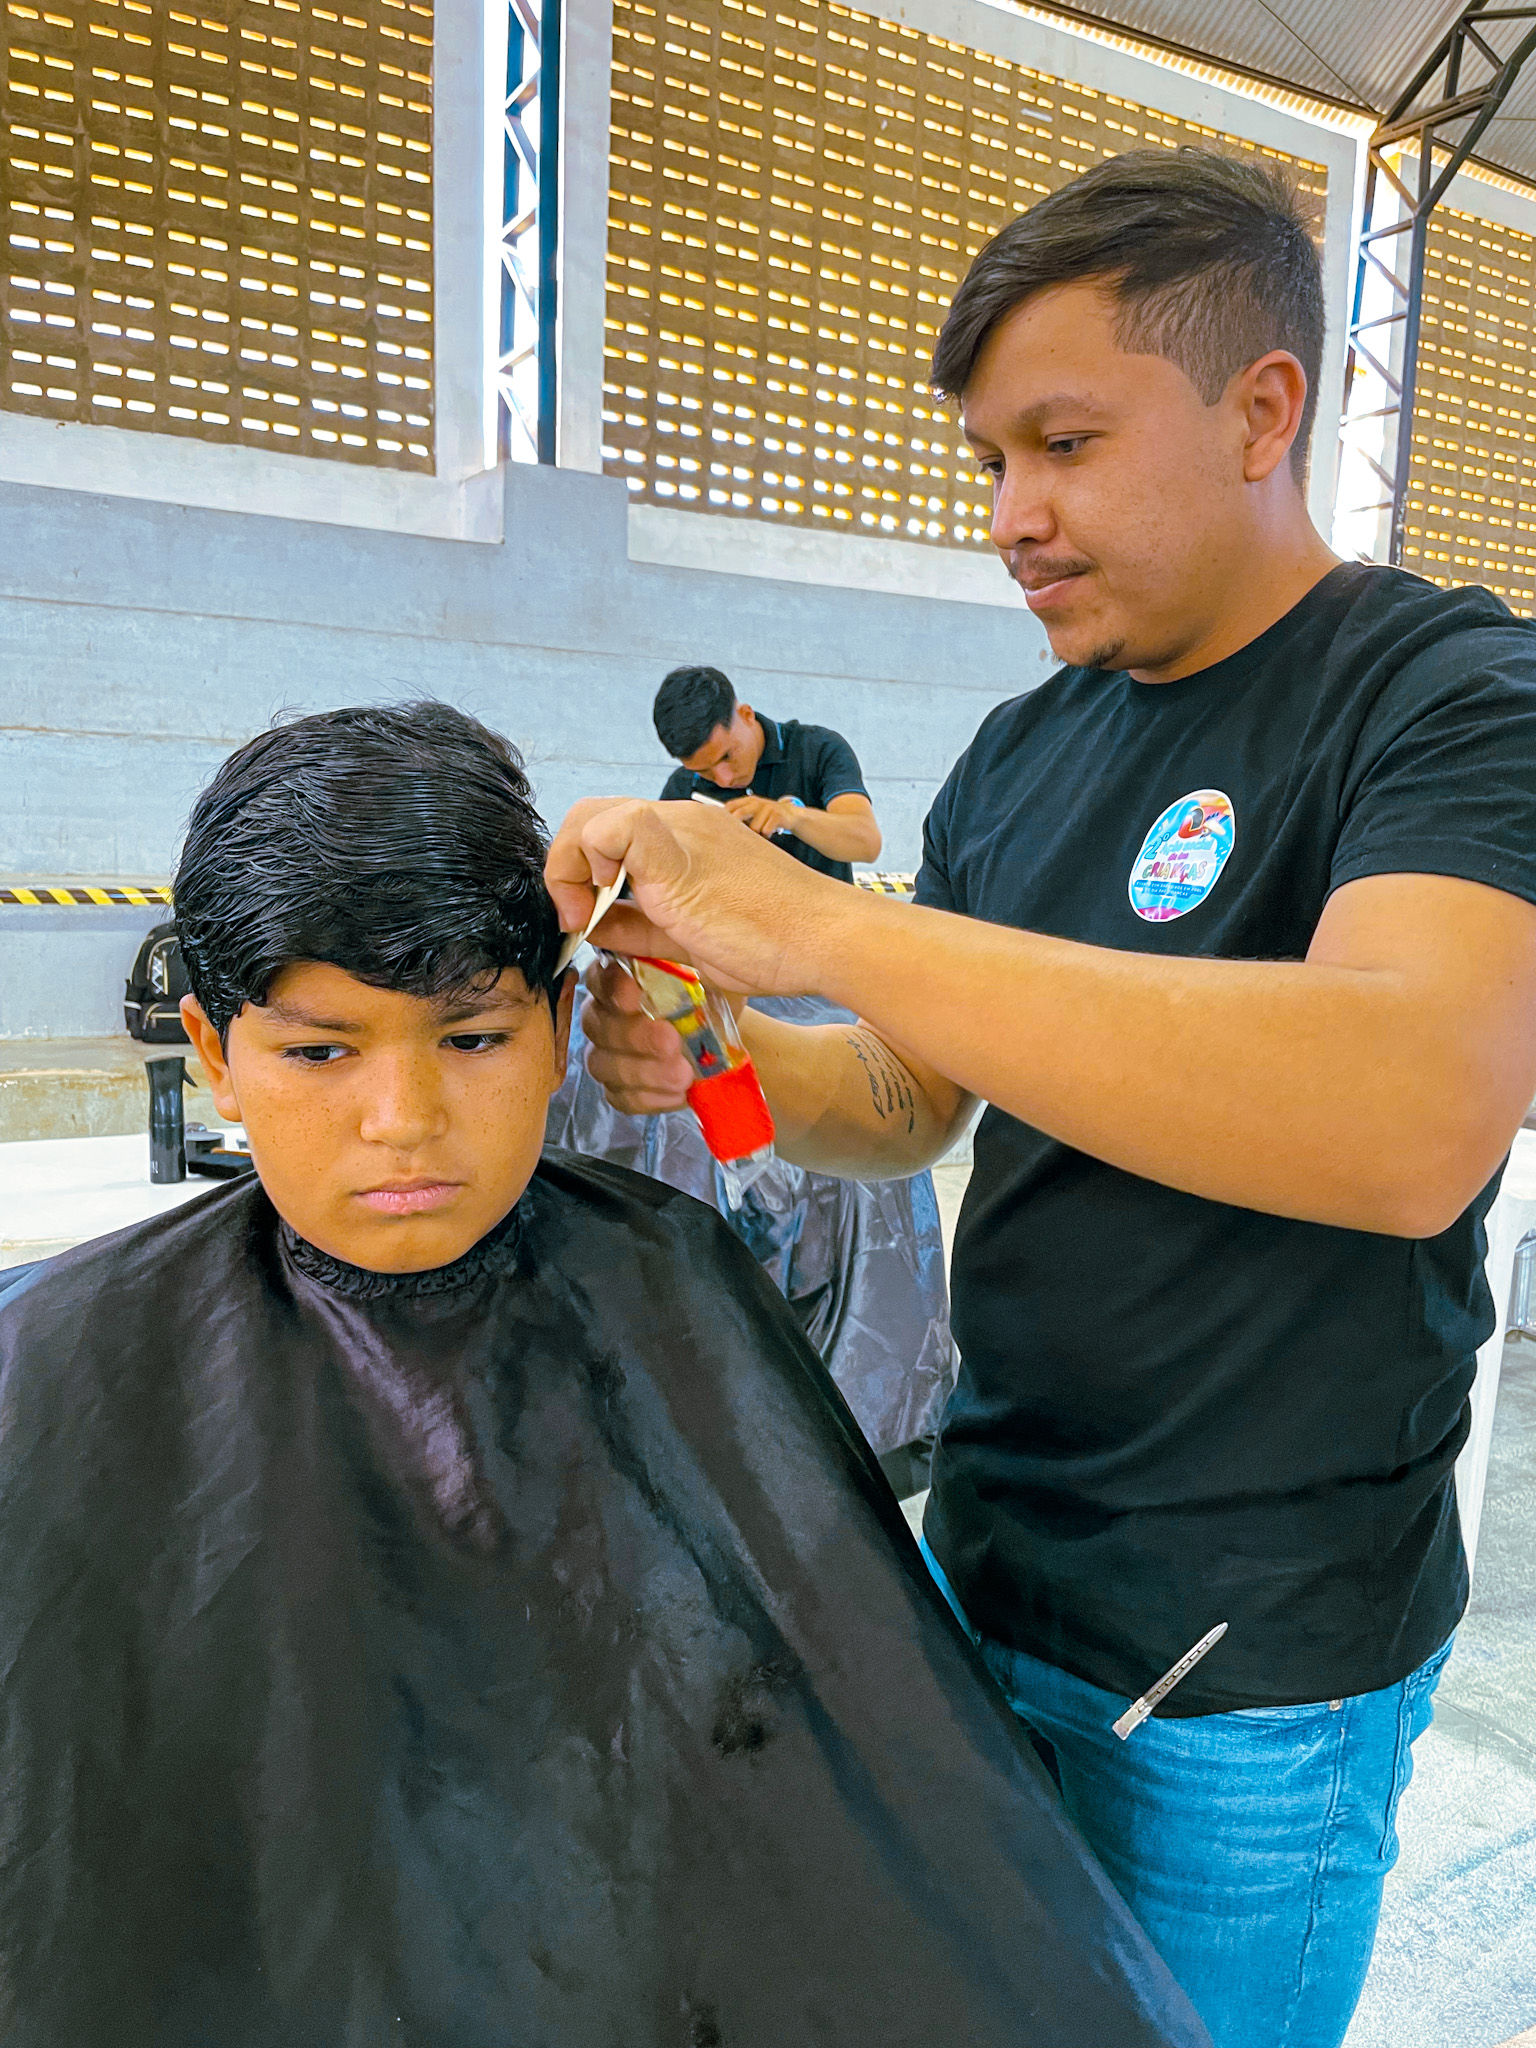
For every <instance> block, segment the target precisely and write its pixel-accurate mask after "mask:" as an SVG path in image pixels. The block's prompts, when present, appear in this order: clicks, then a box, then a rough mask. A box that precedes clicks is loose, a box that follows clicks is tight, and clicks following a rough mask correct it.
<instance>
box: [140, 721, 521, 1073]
mask: <svg viewBox="0 0 1536 2048" xmlns="http://www.w3.org/2000/svg"><path fill="white" fill-rule="evenodd" d="M547 843H548V840H547V834H546V832H545V829H544V822H543V820H542V819H541V818H540V816H539V814H538V812H537V811H536V810H535V809H534V807H533V791H532V788H531V786H530V784H529V781H528V778H527V776H526V775H525V774H524V773H523V763H522V758H521V756H520V755H519V754H518V752H517V750H516V748H515V747H512V746H510V745H509V744H508V743H507V741H506V740H504V739H502V738H501V737H500V735H499V734H497V733H493V732H490V731H488V730H487V728H486V727H485V726H483V725H481V724H480V723H479V722H478V721H477V720H475V719H473V718H469V717H467V716H466V715H465V714H464V713H463V712H462V711H455V710H454V709H453V707H452V706H451V705H448V704H431V703H423V704H400V705H394V706H389V707H373V706H367V705H362V706H358V707H356V708H354V709H352V710H347V711H322V712H319V713H317V714H316V715H315V716H314V717H312V718H299V719H295V720H293V721H292V722H291V723H288V724H282V725H277V726H274V727H273V729H272V730H271V731H270V732H264V733H262V734H261V735H260V736H259V737H258V738H256V739H254V740H251V741H250V742H249V744H248V745H246V746H243V747H241V748H240V749H239V751H238V752H237V753H234V754H231V755H230V757H229V759H228V760H227V761H226V762H225V763H224V765H223V767H222V768H220V770H219V772H218V774H217V775H215V776H214V778H213V780H212V782H210V783H209V785H208V787H207V788H206V789H205V790H204V791H203V793H202V795H201V796H200V797H199V798H198V799H197V802H196V804H195V805H194V806H193V810H192V822H191V824H190V825H189V826H188V828H187V837H186V842H185V844H184V845H183V847H182V850H181V860H180V862H179V864H178V866H177V870H176V881H175V900H176V925H177V929H178V931H179V932H180V934H181V951H182V958H183V959H184V960H185V962H186V967H187V977H188V979H189V981H190V982H191V984H192V993H193V994H194V995H195V996H196V997H197V1000H198V1001H199V1003H201V1004H202V1006H203V1009H204V1011H205V1012H206V1014H207V1016H208V1019H209V1021H210V1023H212V1025H213V1026H214V1028H215V1030H216V1031H217V1032H218V1033H219V1035H220V1037H221V1038H222V1037H223V1036H224V1034H225V1033H226V1032H227V1031H228V1029H229V1026H230V1023H231V1022H232V1020H233V1019H234V1018H235V1017H236V1016H238V1015H239V1012H240V1010H241V1007H242V1006H243V1005H244V1004H246V1003H263V1002H265V1001H266V999H267V994H268V991H269V989H270V988H271V985H272V983H273V981H274V980H275V979H276V978H277V976H278V974H279V973H280V972H281V971H282V969H283V968H285V967H289V966H292V965H294V964H296V963H297V962H299V961H309V960H313V961H324V962H326V963H328V964H329V965H331V966H333V967H340V968H342V969H343V970H344V971H345V972H346V973H348V974H351V975H354V976H355V977H356V978H357V980H359V981H365V982H368V983H370V984H371V985H372V986H373V987H375V988H388V989H399V990H401V991H403V992H404V993H406V994H408V995H414V996H428V997H434V998H438V997H447V996H457V995H466V994H470V993H472V992H474V991H476V990H478V989H481V988H488V987H489V986H490V985H491V984H492V983H493V982H494V981H495V979H496V977H497V976H498V975H499V974H500V973H501V972H502V971H503V969H505V968H508V967H516V968H519V969H521V971H522V975H523V979H524V980H525V981H526V982H527V984H528V986H529V988H530V989H543V990H545V991H546V992H547V993H549V994H550V996H551V997H553V995H554V992H555V988H556V975H555V960H556V956H557V955H558V953H559V950H560V931H559V923H558V919H557V917H556V914H555V909H554V905H553V904H552V903H551V902H550V900H549V895H548V893H547V891H546V890H545V887H544V854H545V849H546V846H547Z"/></svg>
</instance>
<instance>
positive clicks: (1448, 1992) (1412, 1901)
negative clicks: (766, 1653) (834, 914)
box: [905, 1165, 1536, 2048]
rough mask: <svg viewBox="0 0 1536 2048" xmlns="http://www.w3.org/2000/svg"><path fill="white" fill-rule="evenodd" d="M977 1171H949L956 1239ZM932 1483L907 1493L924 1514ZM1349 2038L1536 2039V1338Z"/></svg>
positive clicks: (1518, 1380)
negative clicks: (957, 1221)
mask: <svg viewBox="0 0 1536 2048" xmlns="http://www.w3.org/2000/svg"><path fill="white" fill-rule="evenodd" d="M969 1178H970V1168H969V1166H968V1165H965V1166H960V1165H956V1166H945V1167H940V1168H938V1169H937V1170H936V1171H935V1174H934V1184H935V1187H936V1190H937V1193H938V1198H939V1214H940V1218H941V1221H942V1224H943V1229H944V1242H945V1250H946V1253H947V1252H948V1250H949V1248H950V1246H951V1244H952V1243H953V1239H954V1225H955V1219H956V1217H957V1216H958V1214H959V1209H960V1202H961V1198H962V1197H963V1195H964V1193H965V1185H966V1182H967V1180H968V1179H969ZM926 1498H927V1496H926V1495H919V1496H918V1497H917V1498H916V1499H915V1500H912V1501H908V1502H906V1503H905V1506H906V1510H907V1517H908V1520H909V1521H910V1522H911V1523H912V1525H913V1527H914V1529H917V1528H920V1527H921V1522H922V1506H923V1502H924V1501H925V1500H926ZM1398 1833H1399V1836H1400V1839H1401V1842H1402V1855H1401V1858H1400V1860H1399V1862H1398V1865H1397V1868H1396V1869H1395V1870H1394V1871H1393V1873H1392V1875H1391V1877H1390V1878H1389V1879H1388V1881H1387V1890H1386V1898H1385V1901H1384V1903H1383V1907H1382V1916H1381V1929H1380V1933H1379V1935H1378V1938H1377V1944H1376V1954H1375V1959H1374V1961H1373V1963H1372V1965H1371V1974H1370V1977H1369V1980H1368V1981H1367V1983H1366V1987H1365V1994H1364V1997H1363V1998H1362V1999H1361V2002H1360V2007H1359V2010H1358V2012H1357V2013H1356V2015H1355V2020H1354V2024H1353V2025H1352V2026H1351V2028H1350V2031H1349V2036H1348V2041H1347V2043H1346V2048H1536V1342H1532V1341H1531V1340H1530V1339H1526V1338H1518V1337H1517V1338H1513V1339H1511V1341H1510V1342H1509V1344H1508V1345H1507V1346H1506V1347H1505V1352H1504V1368H1503V1376H1502V1379H1501V1381H1500V1386H1499V1404H1498V1410H1497V1414H1496V1416H1495V1421H1494V1431H1493V1450H1492V1455H1491V1457H1490V1460H1489V1468H1488V1493H1487V1499H1486V1503H1485V1506H1484V1510H1483V1525H1482V1532H1481V1536H1480V1538H1479V1546H1478V1562H1477V1578H1476V1581H1475V1583H1474V1585H1473V1589H1472V1603H1471V1606H1470V1608H1469V1609H1468V1612H1467V1616H1466V1619H1465V1620H1464V1621H1463V1623H1462V1625H1461V1628H1460V1630H1459V1631H1458V1633H1457V1638H1456V1648H1455V1651H1454V1652H1453V1654H1452V1657H1451V1661H1450V1663H1449V1664H1448V1665H1447V1667H1446V1673H1445V1677H1444V1679H1443V1680H1442V1681H1441V1685H1440V1691H1439V1695H1438V1699H1437V1705H1436V1714H1435V1720H1434V1724H1433V1725H1432V1727H1431V1728H1430V1729H1429V1730H1428V1732H1427V1733H1426V1734H1425V1735H1424V1736H1422V1737H1421V1739H1420V1740H1419V1742H1418V1743H1417V1744H1416V1745H1415V1748H1414V1777H1413V1783H1412V1784H1411V1785H1410V1787H1409V1788H1408V1791H1407V1792H1406V1793H1405V1794H1404V1797H1403V1801H1402V1805H1401V1808H1400V1810H1399V1816H1398Z"/></svg>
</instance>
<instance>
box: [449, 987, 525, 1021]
mask: <svg viewBox="0 0 1536 2048" xmlns="http://www.w3.org/2000/svg"><path fill="white" fill-rule="evenodd" d="M533 999H534V995H533V991H532V990H531V989H530V990H529V991H528V993H527V994H526V995H519V994H517V993H516V991H515V990H512V989H505V988H493V989H491V990H489V991H488V993H487V994H485V995H483V996H466V997H464V998H463V999H462V1000H460V1001H459V1002H456V1003H448V1004H446V1005H444V1006H443V1007H441V1008H440V1009H439V1010H438V1012H437V1019H438V1022H439V1023H440V1024H462V1023H464V1022H465V1020H466V1019H467V1018H470V1017H489V1016H492V1015H494V1014H495V1012H496V1011H497V1010H525V1009H527V1007H528V1005H529V1004H530V1003H531V1002H532V1001H533Z"/></svg>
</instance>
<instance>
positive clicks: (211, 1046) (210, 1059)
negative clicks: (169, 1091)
mask: <svg viewBox="0 0 1536 2048" xmlns="http://www.w3.org/2000/svg"><path fill="white" fill-rule="evenodd" d="M181 1021H182V1025H183V1027H184V1028H185V1030H186V1034H187V1036H188V1038H190V1039H191V1041H192V1050H193V1051H194V1052H195V1053H196V1054H197V1060H198V1065H199V1066H200V1067H201V1068H202V1070H203V1073H204V1075H205V1076H206V1078H207V1082H208V1092H209V1094H210V1095H211V1096H212V1097H213V1106H214V1108H215V1109H216V1110H217V1111H218V1112H219V1115H220V1116H221V1117H223V1119H224V1121H225V1123H227V1124H237V1123H239V1122H240V1120H241V1119H240V1103H239V1100H238V1098H237V1097H236V1094H235V1084H234V1082H233V1081H232V1080H231V1079H230V1073H229V1061H228V1060H227V1059H226V1058H225V1056H224V1046H223V1043H222V1041H221V1040H220V1038H219V1034H218V1032H217V1031H215V1030H214V1028H213V1026H212V1025H211V1024H210V1023H209V1022H208V1019H207V1017H206V1016H205V1015H204V1014H203V1006H202V1004H201V1003H200V1002H199V1001H198V1000H197V997H196V996H183V997H182V999H181Z"/></svg>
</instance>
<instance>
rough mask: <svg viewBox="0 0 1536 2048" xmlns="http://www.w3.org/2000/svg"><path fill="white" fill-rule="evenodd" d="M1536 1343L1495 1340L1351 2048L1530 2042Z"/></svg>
mask: <svg viewBox="0 0 1536 2048" xmlns="http://www.w3.org/2000/svg"><path fill="white" fill-rule="evenodd" d="M1533 1537H1536V1344H1533V1343H1532V1342H1531V1341H1530V1340H1529V1339H1524V1338H1518V1337H1517V1338H1514V1339H1512V1340H1511V1341H1510V1343H1509V1344H1507V1345H1506V1346H1505V1350H1504V1368H1503V1375H1502V1377H1501V1380H1500V1383H1499V1405H1498V1410H1497V1413H1496V1415H1495V1419H1494V1426H1493V1452H1492V1456H1491V1458H1490V1460H1489V1466H1488V1493H1487V1499H1486V1502H1485V1505H1484V1508H1483V1526H1482V1533H1481V1535H1480V1537H1479V1540H1478V1557H1477V1577H1476V1580H1475V1581H1474V1583H1473V1588H1472V1604H1471V1606H1470V1608H1469V1609H1468V1611H1467V1615H1466V1619H1465V1620H1464V1621H1463V1622H1462V1625H1461V1628H1460V1630H1459V1631H1458V1632H1457V1638H1456V1648H1455V1650H1454V1651H1453V1653H1452V1656H1451V1661H1450V1663H1449V1664H1448V1665H1447V1666H1446V1673H1445V1677H1444V1679H1443V1680H1442V1681H1441V1686H1440V1692H1439V1696H1438V1699H1437V1703H1436V1712H1435V1719H1434V1724H1433V1726H1432V1727H1431V1728H1430V1729H1429V1731H1428V1733H1427V1734H1426V1735H1424V1736H1423V1737H1422V1739H1421V1740H1420V1741H1419V1742H1418V1744H1417V1745H1416V1746H1415V1750H1414V1764H1415V1769H1414V1779H1413V1783H1412V1785H1411V1786H1410V1787H1409V1789H1408V1791H1407V1792H1406V1793H1405V1794H1404V1797H1403V1803H1402V1807H1401V1810H1400V1815H1399V1821H1398V1832H1399V1835H1400V1837H1401V1840H1402V1858H1401V1860H1400V1862H1399V1863H1398V1866H1397V1868H1396V1870H1395V1871H1393V1873H1392V1875H1391V1877H1390V1878H1389V1879H1388V1881H1387V1893H1386V1900H1385V1903H1384V1905H1383V1908H1382V1916H1381V1932H1380V1935H1379V1936H1378V1938H1377V1943H1376V1956H1375V1960H1374V1962H1373V1963H1372V1965H1371V1974H1370V1978H1369V1981H1368V1982H1367V1984H1366V1987H1365V1996H1364V1997H1363V1998H1362V2000H1361V2002H1360V2009H1359V2011H1358V2012H1357V2013H1356V2015H1355V2023H1354V2025H1353V2026H1352V2027H1351V2028H1350V2031H1349V2039H1348V2043H1347V2048H1495V2044H1498V2043H1505V2042H1511V2043H1512V2042H1513V2040H1514V2039H1516V2038H1518V2039H1520V2040H1522V2041H1528V2042H1530V2043H1532V2044H1536V2026H1533V2022H1536V1543H1533Z"/></svg>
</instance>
